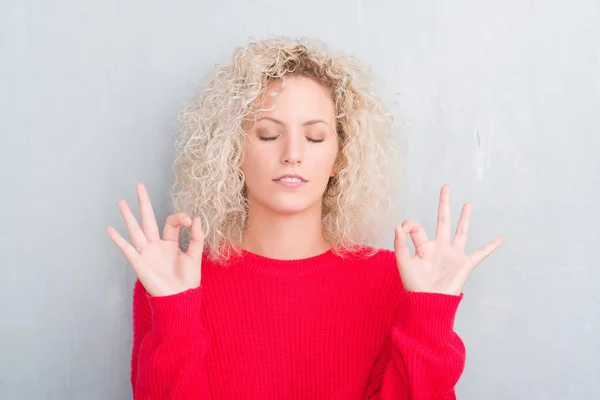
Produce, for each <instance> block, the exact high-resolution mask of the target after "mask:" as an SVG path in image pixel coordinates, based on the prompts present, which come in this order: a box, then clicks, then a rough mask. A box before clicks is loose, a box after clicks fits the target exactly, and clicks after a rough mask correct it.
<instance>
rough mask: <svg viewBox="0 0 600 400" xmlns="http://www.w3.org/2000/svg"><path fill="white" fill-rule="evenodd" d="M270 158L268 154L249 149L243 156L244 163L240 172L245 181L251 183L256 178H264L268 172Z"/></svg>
mask: <svg viewBox="0 0 600 400" xmlns="http://www.w3.org/2000/svg"><path fill="white" fill-rule="evenodd" d="M271 158H272V157H269V156H268V154H264V152H262V153H261V152H260V151H258V149H256V148H255V149H252V148H249V149H248V151H247V152H246V154H245V155H244V163H243V164H242V172H243V173H244V175H245V176H246V180H247V181H253V180H255V179H256V178H259V177H261V176H265V174H266V173H268V171H269V165H270V163H271V162H272V161H271Z"/></svg>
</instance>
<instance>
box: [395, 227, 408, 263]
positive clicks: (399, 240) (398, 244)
mask: <svg viewBox="0 0 600 400" xmlns="http://www.w3.org/2000/svg"><path fill="white" fill-rule="evenodd" d="M394 232H395V235H394V251H395V253H396V263H397V264H398V266H400V265H406V264H407V263H408V261H410V249H409V248H408V243H407V241H406V232H404V230H403V229H402V228H401V227H396V228H395V229H394Z"/></svg>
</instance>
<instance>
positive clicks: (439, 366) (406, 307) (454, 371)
mask: <svg viewBox="0 0 600 400" xmlns="http://www.w3.org/2000/svg"><path fill="white" fill-rule="evenodd" d="M462 297H463V295H462V294H461V295H460V296H455V295H447V294H439V293H426V292H404V293H403V299H402V301H401V304H400V305H399V307H398V309H397V312H396V317H395V320H394V323H393V324H392V327H391V329H390V334H389V336H388V337H387V338H386V341H385V343H384V345H383V347H382V349H381V352H380V354H379V356H378V357H377V360H376V361H375V363H374V365H373V369H372V371H371V374H370V377H369V382H368V384H367V390H366V392H365V399H369V400H375V399H377V400H392V399H395V400H396V399H402V400H455V399H456V396H455V393H454V386H455V385H456V383H457V382H458V379H459V378H460V375H461V374H462V371H463V369H464V364H465V347H464V344H463V342H462V340H461V339H460V338H459V337H458V335H457V334H456V333H455V332H454V331H453V325H454V317H455V315H456V310H457V308H458V304H459V303H460V301H461V299H462Z"/></svg>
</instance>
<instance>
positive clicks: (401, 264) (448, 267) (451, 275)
mask: <svg viewBox="0 0 600 400" xmlns="http://www.w3.org/2000/svg"><path fill="white" fill-rule="evenodd" d="M470 218H471V203H465V204H464V205H463V209H462V212H461V214H460V220H459V221H458V226H457V228H456V233H455V235H454V238H453V239H452V241H450V187H449V185H447V184H446V185H443V186H442V190H441V193H440V204H439V209H438V220H437V230H436V237H435V239H434V240H429V238H428V237H427V234H426V233H425V230H424V229H423V227H422V226H421V224H420V223H419V222H418V221H415V220H405V221H403V222H402V224H401V225H400V227H396V235H395V236H396V237H395V239H394V249H395V252H396V263H397V265H398V269H399V270H400V277H401V278H402V283H403V284H404V288H405V289H406V290H407V291H412V292H432V293H445V294H452V295H460V294H461V292H462V289H463V287H464V285H465V283H466V282H467V279H468V278H469V275H471V272H473V270H474V269H475V267H476V266H477V265H478V264H479V263H480V262H481V261H483V260H484V259H485V258H486V257H487V256H489V255H490V254H492V253H493V252H494V251H495V250H496V249H497V248H498V247H500V245H501V244H502V242H503V241H504V237H503V236H498V237H496V238H495V239H494V240H492V241H491V242H489V243H488V244H487V245H485V246H483V247H481V248H480V249H478V250H476V251H474V252H473V253H471V254H465V244H466V242H467V234H468V231H469V220H470ZM407 233H408V234H409V235H410V237H411V238H412V241H413V244H414V246H415V254H414V255H412V256H411V254H410V251H409V248H408V245H407V240H406V234H407Z"/></svg>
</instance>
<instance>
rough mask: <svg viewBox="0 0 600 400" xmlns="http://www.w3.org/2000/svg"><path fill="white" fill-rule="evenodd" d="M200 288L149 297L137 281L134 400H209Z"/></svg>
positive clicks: (134, 321) (134, 325)
mask: <svg viewBox="0 0 600 400" xmlns="http://www.w3.org/2000/svg"><path fill="white" fill-rule="evenodd" d="M201 303H202V286H200V287H198V288H196V289H189V290H187V291H185V292H182V293H178V294H175V295H170V296H162V297H153V296H150V295H149V294H148V293H147V292H146V290H145V289H144V287H143V285H142V284H141V282H140V281H139V280H136V283H135V287H134V291H133V348H132V354H131V386H132V390H133V396H134V399H135V400H142V399H210V389H209V385H208V375H207V372H206V354H207V352H208V349H209V346H210V335H209V333H208V332H207V331H206V329H205V328H204V327H203V325H202V321H201V318H200V310H201Z"/></svg>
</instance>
